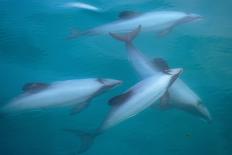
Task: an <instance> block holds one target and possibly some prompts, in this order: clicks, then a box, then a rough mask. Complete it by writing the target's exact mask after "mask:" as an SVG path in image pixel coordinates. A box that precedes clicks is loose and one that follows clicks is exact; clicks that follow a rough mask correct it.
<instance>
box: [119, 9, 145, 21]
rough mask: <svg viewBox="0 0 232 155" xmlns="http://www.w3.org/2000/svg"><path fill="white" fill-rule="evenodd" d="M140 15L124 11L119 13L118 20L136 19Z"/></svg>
mask: <svg viewBox="0 0 232 155" xmlns="http://www.w3.org/2000/svg"><path fill="white" fill-rule="evenodd" d="M140 15H141V13H138V12H134V11H128V10H126V11H122V12H120V13H119V15H118V17H119V18H120V19H131V18H135V17H138V16H140Z"/></svg>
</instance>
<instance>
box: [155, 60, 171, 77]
mask: <svg viewBox="0 0 232 155" xmlns="http://www.w3.org/2000/svg"><path fill="white" fill-rule="evenodd" d="M152 63H153V65H154V66H155V67H156V68H158V69H159V70H160V71H161V72H163V73H166V74H168V70H169V66H168V64H167V63H166V61H165V60H164V59H162V58H154V59H153V60H152Z"/></svg>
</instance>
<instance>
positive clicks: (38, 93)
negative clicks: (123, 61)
mask: <svg viewBox="0 0 232 155" xmlns="http://www.w3.org/2000/svg"><path fill="white" fill-rule="evenodd" d="M120 83H121V81H118V80H114V79H102V78H89V79H75V80H67V81H58V82H53V83H51V84H46V83H39V82H37V83H28V84H25V85H24V86H23V88H22V90H23V94H22V95H20V96H19V97H16V98H15V99H13V100H12V101H11V102H10V103H8V104H6V105H5V106H4V107H3V108H2V109H1V110H2V112H12V111H13V112H14V111H24V110H32V109H40V108H41V109H43V108H48V107H59V106H72V107H73V108H72V111H71V114H75V113H78V112H80V111H81V110H83V109H84V108H86V107H87V106H88V105H89V102H90V101H91V100H92V99H93V98H94V97H96V96H97V95H99V94H101V93H103V92H104V91H106V90H108V89H110V88H113V87H115V86H117V85H119V84H120Z"/></svg>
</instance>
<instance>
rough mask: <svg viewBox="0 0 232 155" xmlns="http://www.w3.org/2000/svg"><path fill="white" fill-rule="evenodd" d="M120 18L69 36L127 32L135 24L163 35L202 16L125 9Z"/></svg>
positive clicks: (144, 29) (72, 37) (74, 32)
mask: <svg viewBox="0 0 232 155" xmlns="http://www.w3.org/2000/svg"><path fill="white" fill-rule="evenodd" d="M119 18H120V19H119V20H117V21H114V22H112V23H108V24H105V25H102V26H98V27H96V28H92V29H90V30H87V31H83V32H78V31H73V32H72V33H71V34H70V36H69V38H70V39H74V38H77V37H79V36H82V35H98V34H108V33H109V32H111V33H125V32H130V31H132V30H133V29H134V26H135V25H141V26H142V31H152V32H156V33H158V34H159V35H160V36H163V35H165V34H167V33H168V32H170V31H171V30H172V29H173V28H174V27H176V26H177V25H181V24H184V23H188V22H191V21H194V20H197V19H200V18H202V16H200V15H197V14H193V13H185V12H178V11H152V12H147V13H136V12H133V11H123V12H121V13H120V14H119Z"/></svg>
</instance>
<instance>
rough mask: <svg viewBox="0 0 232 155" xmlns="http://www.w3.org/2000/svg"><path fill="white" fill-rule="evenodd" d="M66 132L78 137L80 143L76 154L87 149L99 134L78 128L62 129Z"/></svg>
mask: <svg viewBox="0 0 232 155" xmlns="http://www.w3.org/2000/svg"><path fill="white" fill-rule="evenodd" d="M63 130H64V131H66V132H69V133H72V134H74V135H76V136H78V137H80V141H81V145H80V147H79V150H78V151H77V154H81V153H84V152H86V151H88V150H89V148H90V147H91V146H92V145H93V143H94V140H95V138H96V137H97V136H98V135H99V133H98V132H87V131H82V130H79V129H63Z"/></svg>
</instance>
